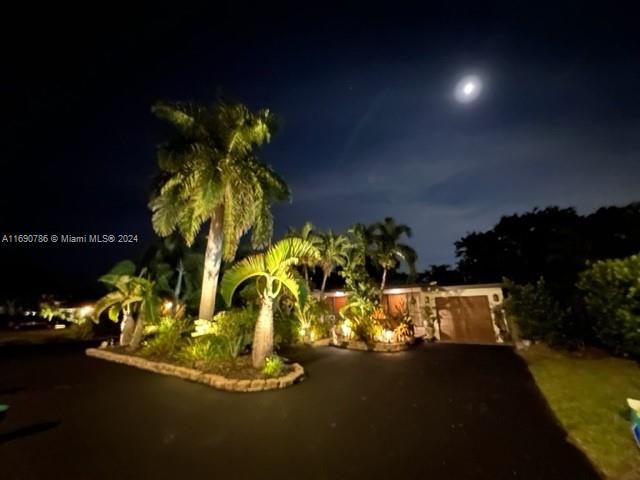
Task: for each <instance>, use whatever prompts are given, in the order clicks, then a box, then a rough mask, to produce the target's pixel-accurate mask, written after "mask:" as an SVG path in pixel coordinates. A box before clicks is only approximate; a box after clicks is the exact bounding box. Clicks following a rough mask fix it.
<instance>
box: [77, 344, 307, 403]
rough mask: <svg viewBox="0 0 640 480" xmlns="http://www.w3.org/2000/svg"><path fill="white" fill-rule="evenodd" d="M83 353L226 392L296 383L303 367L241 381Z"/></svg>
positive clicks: (94, 350) (128, 357)
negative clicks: (280, 374)
mask: <svg viewBox="0 0 640 480" xmlns="http://www.w3.org/2000/svg"><path fill="white" fill-rule="evenodd" d="M85 353H86V354H87V355H88V356H90V357H95V358H100V359H102V360H108V361H110V362H116V363H122V364H124V365H129V366H131V367H136V368H140V369H142V370H148V371H150V372H155V373H160V374H162V375H169V376H172V377H178V378H182V379H183V380H189V381H192V382H197V383H203V384H205V385H209V386H211V387H214V388H217V389H218V390H226V391H229V392H263V391H265V390H276V389H279V388H286V387H289V386H291V385H293V384H294V383H298V382H299V381H301V379H302V377H303V376H304V368H302V365H300V364H298V363H293V364H291V367H292V368H293V371H291V372H289V373H287V374H286V375H284V376H282V377H276V378H268V379H254V380H241V379H237V378H227V377H223V376H222V375H216V374H214V373H205V372H202V371H200V370H196V369H195V368H188V367H181V366H178V365H172V364H170V363H164V362H155V361H153V360H147V359H146V358H141V357H136V356H134V355H126V354H123V353H115V352H110V351H108V350H105V349H101V348H87V349H86V350H85Z"/></svg>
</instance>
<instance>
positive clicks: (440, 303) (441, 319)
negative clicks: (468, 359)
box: [325, 283, 509, 343]
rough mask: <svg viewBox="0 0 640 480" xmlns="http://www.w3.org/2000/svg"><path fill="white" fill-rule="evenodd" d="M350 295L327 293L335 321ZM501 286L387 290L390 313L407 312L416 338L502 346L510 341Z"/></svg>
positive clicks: (387, 310)
mask: <svg viewBox="0 0 640 480" xmlns="http://www.w3.org/2000/svg"><path fill="white" fill-rule="evenodd" d="M348 296H349V292H345V291H342V290H333V291H328V292H325V302H326V303H327V304H328V305H329V307H330V308H331V310H332V312H333V314H334V315H335V316H336V318H340V317H339V315H340V313H339V312H340V308H342V307H343V306H344V305H345V304H346V303H347V298H348ZM503 300H504V294H503V292H502V286H501V284H499V283H490V284H478V285H452V286H437V285H403V286H398V287H394V286H390V287H389V288H386V289H385V290H384V297H383V308H384V310H385V311H386V312H388V313H396V312H402V311H405V310H406V311H407V312H408V313H409V315H410V316H411V319H412V321H413V324H414V329H415V336H416V337H427V338H435V339H436V340H440V341H453V342H468V343H502V342H504V341H506V340H507V339H508V338H509V327H508V325H507V322H506V319H505V315H504V312H503V310H502V302H503Z"/></svg>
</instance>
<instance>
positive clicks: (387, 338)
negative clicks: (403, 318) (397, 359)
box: [382, 330, 393, 343]
mask: <svg viewBox="0 0 640 480" xmlns="http://www.w3.org/2000/svg"><path fill="white" fill-rule="evenodd" d="M382 336H383V337H384V339H385V341H386V342H387V343H391V340H392V339H393V332H392V331H391V330H385V331H384V332H382Z"/></svg>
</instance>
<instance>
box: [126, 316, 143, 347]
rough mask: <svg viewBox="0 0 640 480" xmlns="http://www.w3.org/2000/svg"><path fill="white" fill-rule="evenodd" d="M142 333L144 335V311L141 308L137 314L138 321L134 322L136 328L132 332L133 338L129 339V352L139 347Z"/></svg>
mask: <svg viewBox="0 0 640 480" xmlns="http://www.w3.org/2000/svg"><path fill="white" fill-rule="evenodd" d="M143 333H144V310H143V309H142V307H141V308H140V313H138V321H137V322H136V328H135V330H134V331H133V337H132V338H131V343H130V344H129V348H130V349H131V350H136V349H137V348H138V347H139V346H140V342H141V341H142V334H143Z"/></svg>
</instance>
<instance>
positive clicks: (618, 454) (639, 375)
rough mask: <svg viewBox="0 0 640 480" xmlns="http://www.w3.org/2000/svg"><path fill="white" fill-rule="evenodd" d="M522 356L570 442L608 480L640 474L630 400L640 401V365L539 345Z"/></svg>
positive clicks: (604, 356)
mask: <svg viewBox="0 0 640 480" xmlns="http://www.w3.org/2000/svg"><path fill="white" fill-rule="evenodd" d="M523 356H524V357H525V358H526V360H527V362H528V363H529V369H530V370H531V372H532V374H533V376H534V378H535V379H536V382H537V384H538V386H539V387H540V389H541V390H542V392H543V394H544V396H545V397H546V399H547V401H548V402H549V405H550V406H551V409H552V410H553V412H554V413H555V415H556V416H557V418H558V420H559V421H560V423H561V424H562V425H563V427H564V428H565V429H566V431H567V432H568V434H569V437H570V439H571V440H572V441H573V442H574V443H575V444H576V445H578V446H579V447H580V448H581V449H582V450H583V451H584V452H585V453H586V454H587V456H588V457H589V458H590V459H591V461H592V462H593V463H594V464H595V465H596V466H597V467H598V468H599V469H600V470H601V471H602V472H603V473H604V474H605V475H607V476H608V477H610V478H620V477H621V476H623V475H625V474H627V473H628V472H630V471H638V472H640V450H639V449H638V447H637V446H636V444H635V442H634V441H633V438H632V436H631V425H630V421H629V410H628V407H627V404H626V398H627V397H632V398H640V367H639V366H638V365H637V364H636V363H635V362H632V361H629V360H624V359H620V358H614V357H610V356H606V355H604V354H589V355H583V356H577V355H574V354H570V353H566V352H558V351H551V350H550V349H547V348H545V347H542V346H535V347H533V348H532V349H531V350H530V351H528V352H525V353H524V354H523Z"/></svg>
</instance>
